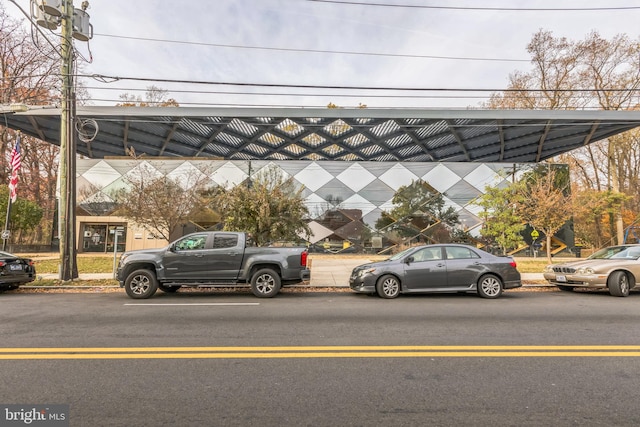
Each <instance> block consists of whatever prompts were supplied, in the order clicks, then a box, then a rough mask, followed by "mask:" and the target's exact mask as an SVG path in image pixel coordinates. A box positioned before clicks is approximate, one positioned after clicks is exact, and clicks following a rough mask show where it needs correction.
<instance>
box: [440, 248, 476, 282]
mask: <svg viewBox="0 0 640 427" xmlns="http://www.w3.org/2000/svg"><path fill="white" fill-rule="evenodd" d="M445 253H446V256H447V260H446V263H447V285H448V286H450V287H458V286H469V285H471V284H472V283H474V282H475V280H476V279H477V278H478V275H479V274H480V272H481V271H482V270H483V269H484V268H483V266H482V262H481V261H482V259H481V258H480V255H478V254H476V253H475V252H474V251H473V250H471V249H470V248H466V247H464V246H446V247H445Z"/></svg>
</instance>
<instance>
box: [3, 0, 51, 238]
mask: <svg viewBox="0 0 640 427" xmlns="http://www.w3.org/2000/svg"><path fill="white" fill-rule="evenodd" d="M59 60H60V57H59V56H58V54H57V53H56V52H55V51H54V48H53V47H52V46H51V45H50V44H49V43H47V42H46V41H44V40H43V39H42V38H40V39H39V40H38V39H37V38H36V37H35V36H34V35H33V34H30V33H28V32H27V31H25V30H24V28H23V27H22V25H21V22H20V21H18V20H16V19H14V18H11V17H10V16H9V15H7V13H6V11H5V9H4V7H3V6H2V5H0V73H2V80H1V81H0V103H3V104H11V103H23V104H28V105H51V104H55V103H57V102H58V101H59V94H60V90H59V76H58V73H59ZM0 131H1V136H2V137H1V138H0V152H1V153H2V154H3V155H2V156H0V182H8V177H9V173H10V165H9V159H10V153H11V151H12V149H13V145H14V144H15V133H14V132H13V131H11V130H9V129H7V128H5V127H3V126H1V124H0ZM21 146H22V147H21V148H22V150H21V151H22V168H21V170H20V184H19V186H18V197H21V198H27V199H29V200H31V201H33V202H34V203H35V204H36V205H37V206H40V207H41V208H42V209H43V215H42V218H43V219H42V221H41V223H40V224H39V225H38V226H36V227H35V228H34V229H33V230H32V231H31V232H30V233H28V234H27V233H25V234H24V235H23V241H24V242H26V243H36V242H45V241H46V242H48V239H49V238H50V237H51V227H52V225H53V216H54V210H55V200H56V194H55V190H56V177H57V172H58V161H57V160H58V152H59V149H58V147H56V146H54V145H52V144H50V143H48V142H44V141H41V140H39V139H36V138H32V137H29V136H26V135H23V136H22V141H21ZM27 189H28V191H27Z"/></svg>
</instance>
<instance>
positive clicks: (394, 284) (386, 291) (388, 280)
mask: <svg viewBox="0 0 640 427" xmlns="http://www.w3.org/2000/svg"><path fill="white" fill-rule="evenodd" d="M376 291H377V292H378V295H379V296H381V297H382V298H387V299H391V298H396V297H397V296H398V295H400V281H399V280H398V278H397V277H395V276H390V275H387V276H382V277H381V278H380V279H378V283H376Z"/></svg>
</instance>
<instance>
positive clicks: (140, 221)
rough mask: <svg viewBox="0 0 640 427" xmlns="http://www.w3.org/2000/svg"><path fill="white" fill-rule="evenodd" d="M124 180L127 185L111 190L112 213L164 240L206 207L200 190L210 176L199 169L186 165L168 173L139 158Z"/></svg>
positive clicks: (202, 189) (168, 238) (203, 189)
mask: <svg viewBox="0 0 640 427" xmlns="http://www.w3.org/2000/svg"><path fill="white" fill-rule="evenodd" d="M126 181H127V184H128V186H129V188H123V189H120V190H118V191H116V192H115V193H114V194H112V198H113V199H114V200H115V202H116V204H117V209H116V211H115V213H116V214H118V215H121V216H123V217H125V218H128V219H130V220H132V221H133V222H135V223H136V224H137V225H139V226H141V227H143V228H144V229H146V230H148V231H150V232H152V233H153V234H155V235H156V236H158V237H161V238H164V239H166V240H170V236H171V235H172V233H173V232H174V230H176V229H177V227H178V226H179V225H180V224H183V223H184V222H186V221H187V220H188V219H189V218H190V217H191V216H193V215H194V214H196V213H198V212H200V211H201V210H202V209H205V205H204V200H203V198H202V193H203V192H204V191H205V190H206V188H207V185H208V182H209V178H208V176H207V175H206V174H205V173H203V172H202V171H199V170H195V169H185V170H184V171H183V172H181V173H179V174H176V175H174V176H169V175H165V174H162V173H160V172H159V171H158V169H157V168H155V167H153V166H152V165H151V163H150V162H146V161H142V162H140V163H139V164H138V165H137V166H136V168H134V170H133V171H132V172H131V173H130V174H129V175H128V176H127V179H126Z"/></svg>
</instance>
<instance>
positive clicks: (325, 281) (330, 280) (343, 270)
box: [32, 257, 544, 287]
mask: <svg viewBox="0 0 640 427" xmlns="http://www.w3.org/2000/svg"><path fill="white" fill-rule="evenodd" d="M367 262H370V259H369V258H366V257H362V258H360V257H353V258H316V259H313V260H312V263H311V281H310V283H309V285H310V286H317V287H348V286H349V276H350V275H351V270H353V268H354V267H356V266H358V265H360V264H365V263H367ZM79 276H80V277H79V278H78V280H105V279H113V273H80V275H79ZM38 277H39V278H40V277H41V278H42V279H49V280H55V279H58V274H53V273H45V274H38ZM541 281H544V277H543V275H542V273H522V282H523V284H525V285H527V284H534V283H536V282H541ZM32 284H33V283H32ZM537 284H538V286H541V284H540V283H537ZM542 286H544V284H542Z"/></svg>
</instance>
